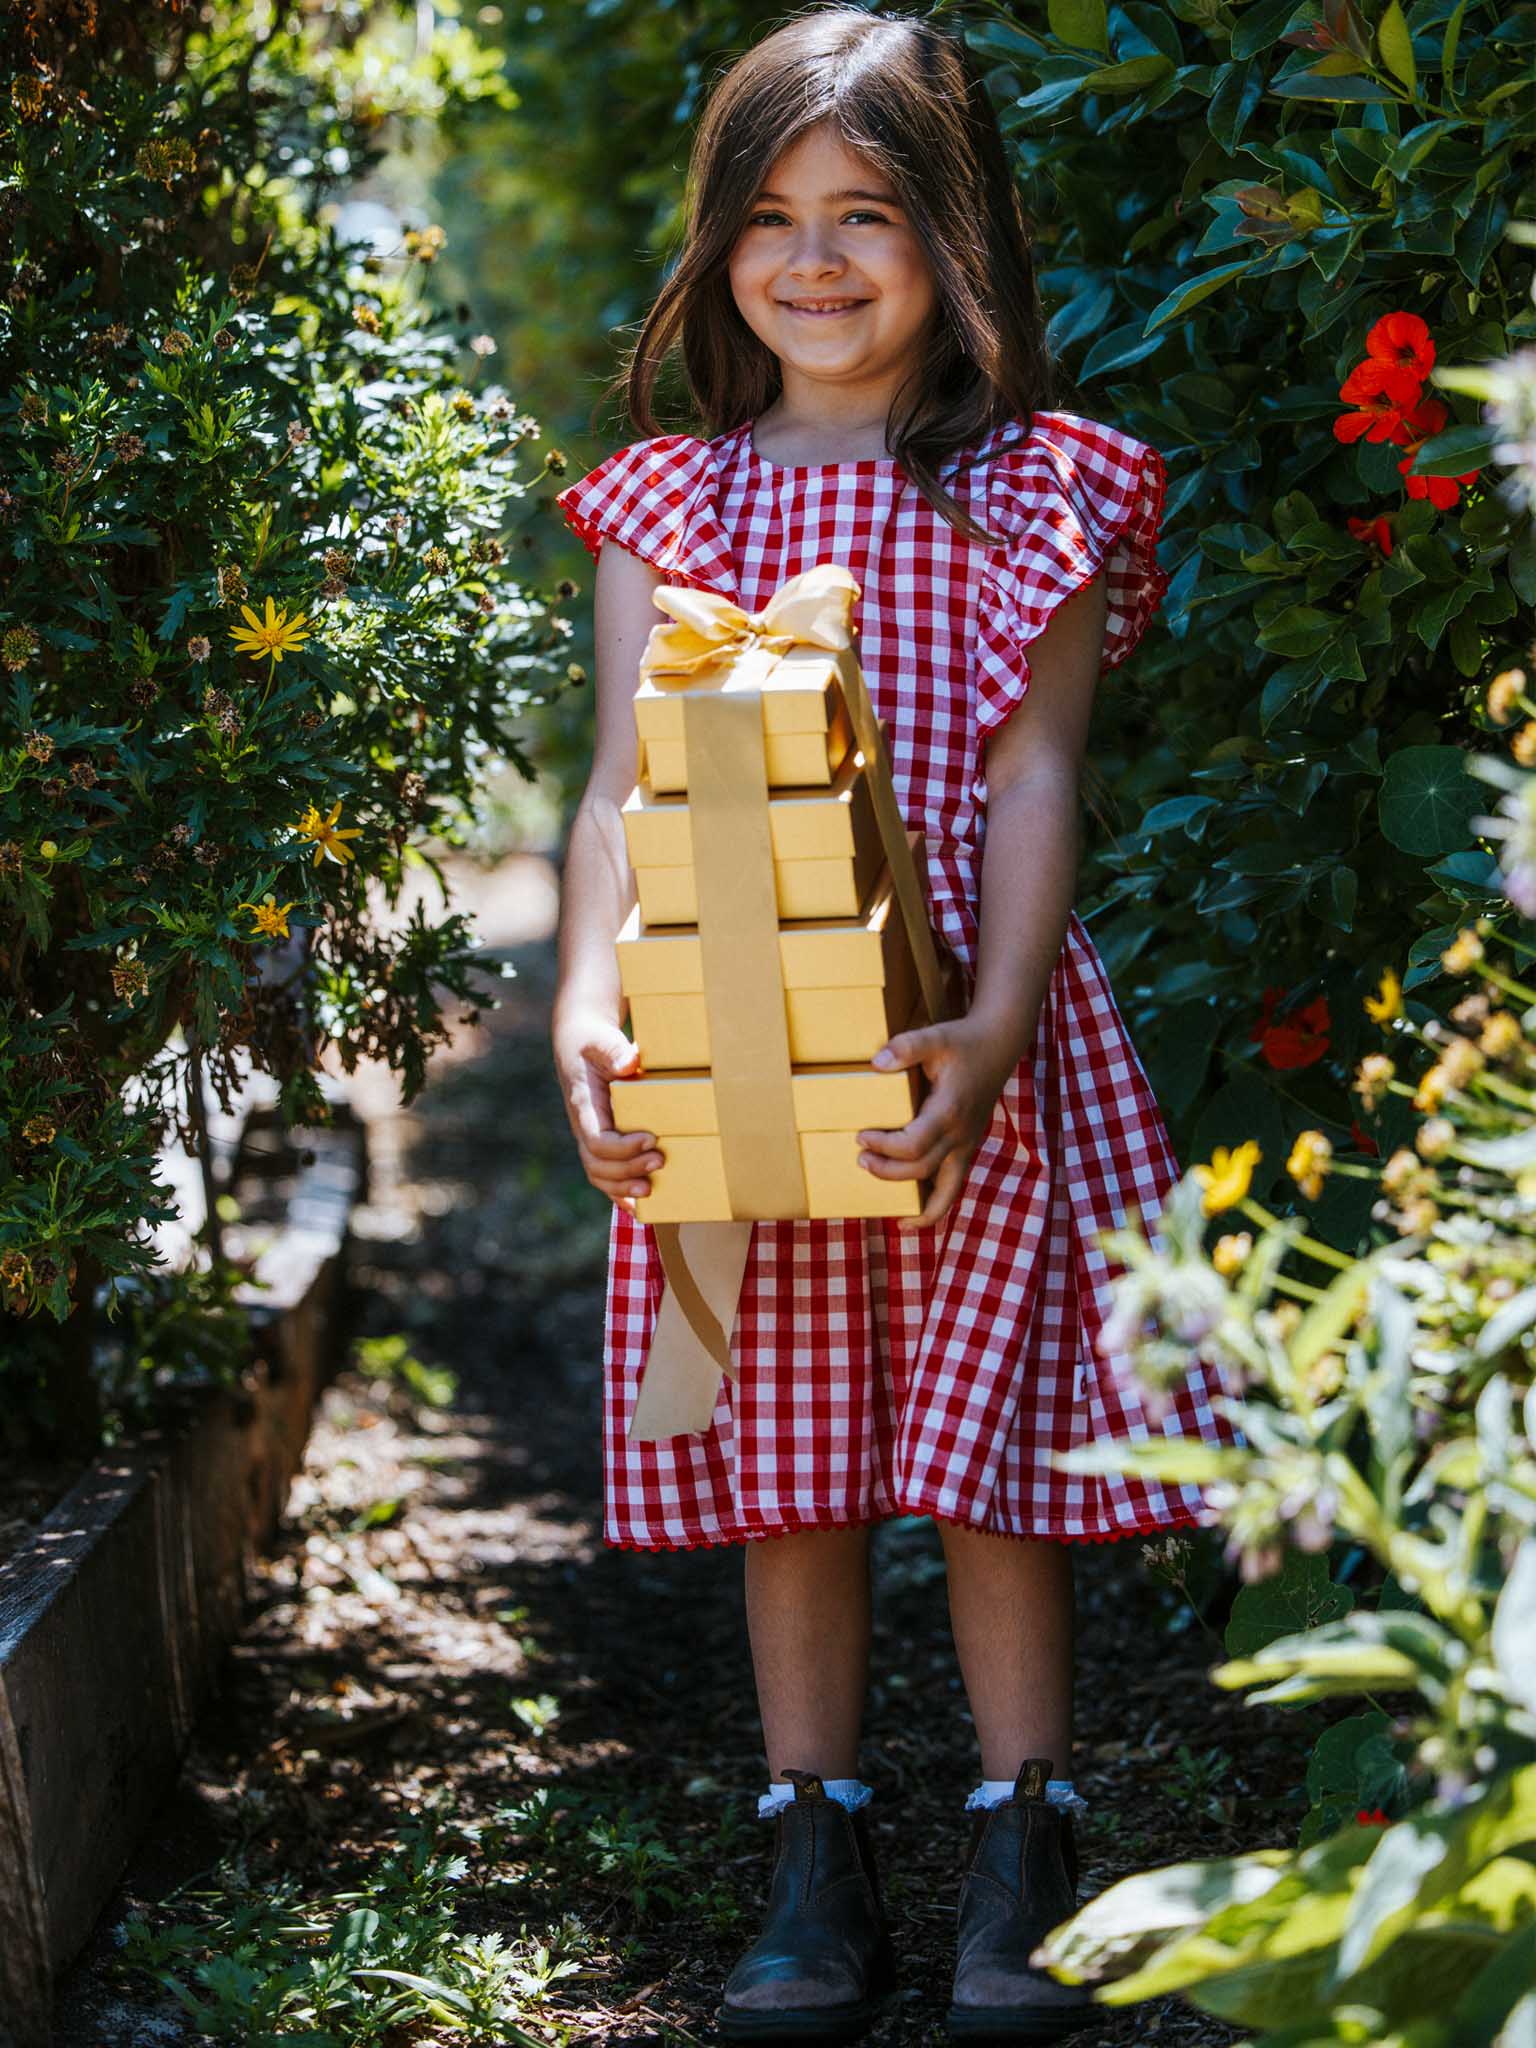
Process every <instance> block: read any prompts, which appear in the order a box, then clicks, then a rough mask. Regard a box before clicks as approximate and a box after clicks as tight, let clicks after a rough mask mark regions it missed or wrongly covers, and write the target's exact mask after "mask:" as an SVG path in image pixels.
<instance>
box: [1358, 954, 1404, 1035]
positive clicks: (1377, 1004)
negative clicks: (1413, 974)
mask: <svg viewBox="0 0 1536 2048" xmlns="http://www.w3.org/2000/svg"><path fill="white" fill-rule="evenodd" d="M1365 1014H1366V1015H1367V1017H1369V1018H1370V1019H1371V1021H1372V1022H1373V1023H1375V1024H1390V1023H1391V1022H1392V1020H1393V1018H1394V1017H1401V1015H1402V1014H1403V984H1402V983H1401V982H1400V981H1399V980H1398V978H1397V976H1396V974H1395V973H1394V972H1393V970H1392V969H1391V968H1390V967H1387V968H1384V969H1383V970H1382V976H1381V986H1380V988H1379V989H1378V990H1377V991H1376V993H1375V995H1373V996H1367V997H1366V999H1365Z"/></svg>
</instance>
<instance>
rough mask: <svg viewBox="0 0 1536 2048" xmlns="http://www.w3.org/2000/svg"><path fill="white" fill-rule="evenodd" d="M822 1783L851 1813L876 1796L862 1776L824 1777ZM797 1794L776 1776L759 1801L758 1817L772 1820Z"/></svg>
mask: <svg viewBox="0 0 1536 2048" xmlns="http://www.w3.org/2000/svg"><path fill="white" fill-rule="evenodd" d="M821 1782H822V1785H823V1786H824V1787H825V1789H826V1794H827V1797H828V1798H829V1799H835V1800H836V1801H837V1803H838V1805H839V1806H846V1807H847V1809H848V1811H849V1812H850V1813H857V1812H858V1810H859V1808H860V1807H861V1806H868V1804H869V1802H870V1800H871V1799H873V1798H874V1796H875V1793H874V1787H873V1786H872V1785H866V1784H865V1783H864V1782H863V1780H862V1779H860V1778H823V1779H822V1781H821ZM794 1796H795V1788H794V1786H793V1785H791V1784H790V1783H789V1782H788V1780H787V1779H778V1778H774V1779H771V1780H770V1781H769V1785H768V1790H767V1791H766V1792H765V1793H764V1794H763V1795H762V1797H761V1798H760V1799H759V1800H758V1802H757V1812H758V1818H759V1819H760V1820H772V1819H773V1816H774V1815H775V1814H776V1813H777V1812H778V1811H779V1808H780V1807H781V1806H788V1805H789V1803H790V1801H791V1800H792V1799H793V1798H794Z"/></svg>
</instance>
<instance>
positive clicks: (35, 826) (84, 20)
mask: <svg viewBox="0 0 1536 2048" xmlns="http://www.w3.org/2000/svg"><path fill="white" fill-rule="evenodd" d="M395 19H396V10H395V9H393V8H374V9H371V10H364V11H363V13H362V14H361V15H360V16H359V17H358V18H357V19H355V20H352V21H351V22H349V23H348V24H346V25H345V26H343V24H342V23H341V20H340V18H339V17H336V18H332V17H329V16H317V15H315V14H314V13H313V11H312V10H309V9H307V8H303V7H300V6H283V7H281V8H278V9H276V10H264V11H255V10H247V9H234V8H228V9H222V8H216V9H211V10H210V9H204V10H202V11H201V13H200V14H199V15H196V16H194V15H193V14H190V13H180V14H178V13H176V12H174V11H169V10H168V11H167V12H166V13H165V14H164V15H163V16H162V15H160V14H158V13H146V11H145V10H143V9H140V8H133V7H130V6H126V5H121V4H106V5H102V6H100V7H97V8H93V9H89V10H82V11H79V12H73V11H70V12H66V13H64V14H62V15H56V16H49V17H47V18H46V19H42V18H38V17H37V16H36V14H35V11H30V10H29V11H24V12H23V13H20V14H16V15H14V16H12V17H11V18H10V19H9V22H8V25H7V26H6V27H5V28H4V29H3V31H0V38H3V40H0V49H3V54H4V59H5V67H6V71H7V74H8V75H7V78H6V82H5V87H4V99H3V107H0V118H3V120H4V123H5V146H6V150H7V157H8V176H7V182H6V196H5V208H6V214H7V221H8V225H9V226H10V229H11V242H12V254H11V257H10V259H9V266H10V267H9V285H8V290H7V291H6V293H5V294H4V298H3V302H0V326H3V329H4V337H5V360H6V364H7V374H6V380H5V386H4V394H3V398H0V443H3V446H4V469H5V474H6V479H7V488H6V490H5V491H4V493H3V495H0V546H3V547H4V549H5V552H6V554H7V556H8V557H9V560H10V564H11V573H10V576H9V577H8V579H7V590H6V595H5V601H4V607H3V611H0V664H3V668H4V678H3V681H0V1279H3V1300H4V1304H5V1308H6V1309H7V1310H8V1311H9V1312H10V1314H11V1315H12V1316H13V1317H19V1318H22V1319H24V1320H23V1324H22V1326H21V1327H22V1329H23V1332H24V1336H25V1341H24V1342H23V1343H22V1344H19V1345H18V1344H15V1343H12V1344H8V1345H7V1347H6V1349H7V1353H8V1355H9V1357H10V1359H11V1362H12V1363H13V1365H17V1366H20V1365H21V1364H23V1363H25V1362H27V1360H28V1359H29V1358H30V1360H31V1362H32V1363H33V1365H34V1366H36V1365H37V1363H38V1362H39V1361H43V1362H48V1361H52V1362H53V1363H54V1364H55V1365H57V1366H60V1368H61V1369H62V1362H63V1361H66V1360H69V1359H72V1360H73V1362H74V1367H75V1370H74V1372H73V1376H72V1377H71V1378H70V1379H69V1380H68V1381H67V1383H63V1384H66V1386H67V1392H68V1394H69V1396H70V1398H71V1399H73V1400H76V1401H86V1402H88V1401H89V1387H88V1376H87V1375H86V1374H84V1373H83V1372H82V1371H81V1370H80V1366H81V1360H82V1356H83V1355H86V1354H88V1349H89V1343H90V1324H91V1314H90V1310H91V1306H92V1304H93V1302H94V1301H95V1300H96V1299H97V1297H98V1295H100V1296H101V1297H103V1298H104V1299H106V1300H107V1302H108V1304H109V1305H115V1298H116V1294H117V1293H118V1291H119V1289H120V1284H121V1283H122V1282H124V1281H125V1279H131V1280H132V1281H134V1282H135V1283H137V1284H138V1285H139V1286H141V1287H142V1286H144V1285H145V1284H147V1283H149V1282H150V1281H152V1280H153V1281H154V1285H155V1287H157V1288H158V1289H159V1291H160V1293H161V1294H162V1295H164V1293H165V1291H166V1290H167V1288H169V1290H170V1292H171V1293H174V1292H175V1290H176V1288H177V1287H178V1286H179V1285H181V1284H182V1283H180V1282H179V1281H175V1280H169V1281H168V1280H167V1279H166V1278H165V1277H164V1276H159V1277H158V1278H157V1277H156V1276H155V1275H154V1274H153V1272H152V1253H151V1251H150V1249H149V1247H148V1246H147V1244H146V1242H145V1240H144V1226H145V1224H146V1223H148V1222H151V1221H153V1220H155V1219H156V1218H158V1217H161V1216H163V1215H164V1214H165V1213H166V1201H165V1195H164V1190H163V1188H162V1187H161V1185H160V1183H159V1182H158V1180H157V1178H156V1175H155V1155H156V1149H157V1146H158V1145H159V1143H160V1142H161V1140H162V1138H163V1136H164V1134H165V1132H166V1131H167V1129H168V1128H169V1127H170V1126H171V1125H172V1124H178V1123H179V1124H185V1123H186V1122H187V1121H188V1112H187V1110H186V1108H185V1107H184V1105H185V1104H187V1103H188V1102H189V1101H195V1100H196V1099H198V1091H197V1090H196V1089H195V1087H193V1086H192V1085H191V1081H190V1074H191V1073H195V1072H196V1071H197V1070H199V1069H200V1070H201V1071H202V1072H203V1073H205V1074H206V1077H207V1079H208V1082H209V1084H210V1085H211V1086H212V1087H213V1088H214V1089H215V1090H217V1091H218V1092H219V1093H220V1095H221V1097H222V1098H223V1099H224V1100H226V1101H227V1100H228V1089H229V1087H230V1084H231V1082H232V1079H233V1077H234V1075H235V1073H236V1071H237V1069H238V1068H239V1066H240V1065H241V1064H242V1062H246V1061H249V1062H253V1063H254V1064H255V1065H256V1066H257V1067H259V1068H262V1069H264V1070H265V1071H267V1072H269V1073H271V1074H273V1075H275V1076H276V1077H277V1078H278V1079H279V1081H280V1084H281V1093H282V1102H283V1105H284V1109H285V1111H286V1112H287V1114H288V1115H289V1116H290V1117H291V1118H292V1119H294V1120H296V1121H298V1122H304V1121H306V1120H317V1119H323V1117H324V1115H325V1113H326V1112H325V1104H324V1098H323V1096H322V1095H321V1092H320V1089H319V1086H318V1082H317V1079H316V1074H315V1068H316V1064H317V1061H318V1059H319V1057H320V1055H321V1054H322V1052H323V1051H325V1049H326V1048H328V1047H329V1048H333V1049H334V1052H335V1054H336V1056H337V1057H338V1058H339V1060H340V1062H341V1064H342V1066H343V1067H344V1068H345V1069H346V1070H347V1071H349V1072H350V1071H351V1070H352V1068H353V1067H354V1066H355V1064H356V1062H357V1060H358V1059H359V1058H362V1057H365V1056H366V1057H371V1058H379V1059H383V1060H386V1061H387V1062H388V1064H389V1066H390V1067H391V1069H392V1070H393V1071H394V1072H396V1073H397V1074H398V1075H399V1076H400V1078H401V1083H402V1086H403V1089H404V1091H405V1093H406V1095H407V1097H409V1095H411V1094H413V1093H414V1092H415V1091H416V1089H418V1088H419V1087H420V1085H421V1081H422V1077H423V1072H424V1068H425V1063H426V1059H427V1056H428V1054H429V1052H430V1050H431V1048H432V1047H433V1045H434V1044H435V1043H437V1042H438V1041H439V1040H440V1039H441V1038H443V1037H444V1036H445V1035H446V1029H447V1025H446V1021H445V1015H446V1012H445V1006H446V1005H447V1004H449V1003H458V1002H462V1001H466V1000H467V1001H471V1002H474V1001H484V1000H486V999H487V995H486V991H485V989H484V987H483V985H482V984H481V983H480V982H479V981H477V979H476V978H475V975H476V970H475V967H474V953H475V942H474V936H473V933H472V931H471V929H470V926H469V922H468V920H467V918H466V917H465V916H464V915H463V914H462V913H460V912H457V911H454V910H452V909H451V908H449V907H447V901H446V894H447V892H446V889H445V891H444V895H445V907H444V913H443V914H442V915H441V916H439V917H436V918H434V917H429V916H428V915H427V914H426V911H425V909H424V908H423V907H422V906H420V905H418V906H417V907H416V908H415V909H414V910H413V912H412V914H411V916H410V918H409V919H408V920H401V921H399V925H398V928H396V926H395V922H394V921H393V920H391V919H389V918H388V916H387V911H388V910H389V909H392V908H393V907H394V906H395V904H396V903H397V901H398V899H399V895H400V891H401V886H402V883H403V881H404V879H405V875H406V871H407V869H408V868H409V867H411V866H413V865H420V864H421V863H422V862H423V861H428V862H429V864H433V865H435V863H432V862H431V856H430V853H429V852H428V851H426V849H427V848H428V847H429V846H430V844H431V842H432V840H433V839H434V838H435V839H439V840H444V841H448V842H450V843H451V842H454V841H456V840H459V839H461V838H462V836H463V831H464V828H465V825H466V823H467V822H468V821H469V820H471V819H472V817H473V813H474V808H475V804H476V798H477V792H478V791H479V789H480V787H481V785H482V782H483V779H484V776H485V774H486V771H487V768H488V767H489V766H491V765H494V764H497V763H499V762H500V761H502V760H511V761H512V762H514V763H515V764H516V765H517V766H518V767H519V768H520V769H521V770H522V772H523V773H525V774H529V773H531V770H530V769H529V766H528V763H527V761H526V759H525V757H524V755H523V752H522V749H521V747H520V745H519V743H518V739H517V735H516V730H515V722H516V720H517V719H518V717H519V715H520V714H521V713H522V712H523V711H524V710H525V708H526V707H527V706H529V705H530V704H532V703H536V702H538V701H541V700H542V699H544V698H546V697H548V696H550V695H551V694H553V693H554V692H555V691H556V690H557V689H559V688H560V687H562V686H563V684H564V681H565V675H564V671H565V669H566V667H567V659H566V657H567V653H568V649H567V646H566V641H567V639H568V635H569V630H570V628H569V622H568V620H566V619H565V618H563V617H561V616H559V615H558V614H557V613H556V612H554V611H553V610H552V609H551V607H550V593H548V592H545V591H542V590H540V589H538V588H537V587H533V588H530V587H525V585H524V584H523V583H522V582H521V581H520V580H519V578H518V574H517V571H518V567H519V564H518V562H517V560H516V554H517V550H518V549H519V547H520V546H528V545H531V542H530V541H529V540H528V539H527V537H526V536H520V535H519V534H518V532H517V527H518V523H519V520H520V517H521V508H520V501H521V500H522V499H523V497H524V495H525V493H526V492H527V490H528V488H529V485H530V483H532V482H535V481H537V480H538V479H539V477H540V476H541V475H542V474H543V471H544V466H546V465H548V464H549V463H550V462H551V460H552V458H549V457H546V458H545V465H540V464H539V463H537V462H533V463H531V464H530V463H528V462H527V458H526V457H524V456H522V455H520V453H519V450H520V448H521V446H522V444H523V443H524V442H526V441H529V440H536V439H537V438H538V427H537V423H536V422H535V421H534V420H533V419H531V418H529V417H527V416H525V415H523V414H521V413H520V412H519V411H518V409H517V407H516V406H515V404H514V403H513V401H512V399H511V398H510V397H509V395H508V394H507V393H506V392H505V391H504V390H502V389H501V388H500V387H498V386H496V385H493V384H488V383H486V382H484V381H483V378H482V375H481V372H482V369H483V357H482V355H481V354H479V353H477V352H476V350H475V349H474V347H473V345H470V346H468V347H466V345H465V344H466V341H467V339H468V337H467V334H466V333H465V332H464V331H463V329H462V325H461V323H456V322H449V321H446V320H445V319H443V318H442V317H441V316H438V315H434V314H432V313H431V312H430V311H429V310H428V309H427V307H426V305H425V303H424V300H423V296H422V293H421V290H420V282H421V279H422V277H423V275H424V273H425V272H426V271H427V270H428V268H429V266H430V265H431V263H432V262H433V261H434V260H435V258H436V255H437V253H438V250H439V248H440V246H441V233H440V231H439V230H437V229H435V228H433V227H430V226H427V227H424V228H422V229H420V230H413V231H410V232H408V233H407V235H406V237H405V247H404V248H403V250H402V251H401V252H400V255H399V258H398V260H393V261H385V260H382V259H380V258H377V257H375V256H373V255H370V254H368V253H367V252H366V251H364V250H362V249H360V248H358V247H353V246H348V245H345V244H343V243H342V242H340V241H338V239H337V237H336V235H335V233H334V231H333V229H332V228H331V227H330V226H329V225H328V224H327V219H326V208H327V205H328V202H329V199H330V196H331V195H332V193H333V192H334V191H335V190H337V189H338V188H339V186H340V184H341V182H342V181H343V180H347V179H350V178H353V177H355V176H356V175H357V174H358V173H359V172H360V171H361V170H363V169H365V168H366V167H367V166H368V164H369V163H370V162H371V161H373V160H374V159H375V158H376V157H377V156H378V154H379V153H380V149H381V138H382V136H383V135H384V133H385V132H387V131H386V130H385V128H384V126H383V124H384V123H385V120H386V117H387V116H389V115H391V114H392V113H395V112H401V113H411V112H415V111H418V110H420V109H422V108H424V107H428V106H431V107H434V108H435V109H436V110H437V111H438V112H439V113H440V115H441V116H442V118H444V119H445V120H448V121H451V119H452V117H453V113H454V109H455V107H456V106H462V105H463V104H467V103H469V102H471V101H473V100H474V99H476V98H479V97H483V96H486V95H489V94H491V93H493V92H494V91H495V90H496V89H497V88H496V87H495V83H494V79H493V77H492V76H491V74H490V72H489V70H488V69H487V67H486V65H485V64H484V63H483V62H478V61H476V60H475V58H474V56H473V45H472V44H471V43H470V42H469V41H468V39H467V37H465V36H463V35H461V34H459V33H457V32H452V31H449V30H447V29H444V30H443V31H442V33H441V34H440V35H435V36H434V37H433V38H432V39H431V41H430V43H429V45H428V47H427V49H426V51H425V52H424V54H423V55H422V56H421V57H420V59H419V60H415V61H411V62H408V61H406V60H405V59H404V58H397V57H395V56H394V55H393V54H392V50H391V46H390V41H389V31H390V29H391V27H392V25H393V23H394V21H395ZM370 23H371V24H372V26H373V27H374V28H375V29H376V30H377V31H378V33H377V35H375V36H373V37H372V38H370V37H368V36H364V35H362V34H361V32H362V31H363V30H364V29H365V28H367V27H368V26H369V25H370ZM553 460H554V461H555V462H558V458H553ZM193 1120H194V1121H195V1118H194V1119H193ZM183 1136H184V1137H185V1138H186V1139H187V1141H188V1142H195V1138H196V1132H195V1130H185V1131H184V1132H183ZM49 1318H51V1319H53V1320H54V1321H56V1322H58V1323H64V1322H65V1321H66V1319H68V1322H69V1324H70V1328H69V1330H68V1335H67V1340H61V1341H59V1342H58V1343H54V1344H51V1343H50V1341H49V1339H48V1336H47V1319H49ZM16 1327H17V1326H16V1325H14V1324H13V1325H12V1328H13V1332H14V1331H15V1329H16Z"/></svg>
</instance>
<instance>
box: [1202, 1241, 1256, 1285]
mask: <svg viewBox="0 0 1536 2048" xmlns="http://www.w3.org/2000/svg"><path fill="white" fill-rule="evenodd" d="M1252 1250H1253V1232H1252V1231H1251V1230H1239V1231H1236V1232H1232V1231H1228V1233H1227V1235H1226V1236H1225V1237H1218V1238H1217V1240H1216V1245H1215V1249H1214V1250H1213V1251H1212V1253H1211V1264H1212V1265H1213V1266H1214V1267H1215V1268H1216V1270H1217V1272H1218V1273H1219V1274H1220V1275H1221V1277H1222V1279H1223V1280H1230V1279H1231V1278H1232V1277H1233V1275H1234V1274H1236V1273H1240V1272H1241V1271H1242V1270H1243V1267H1244V1266H1245V1265H1246V1264H1247V1263H1248V1258H1249V1255H1250V1253H1251V1252H1252Z"/></svg>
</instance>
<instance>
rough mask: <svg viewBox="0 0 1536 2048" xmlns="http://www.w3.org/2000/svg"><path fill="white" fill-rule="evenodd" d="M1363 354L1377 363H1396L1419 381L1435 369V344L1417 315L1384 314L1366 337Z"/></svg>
mask: <svg viewBox="0 0 1536 2048" xmlns="http://www.w3.org/2000/svg"><path fill="white" fill-rule="evenodd" d="M1365 352H1366V354H1367V355H1368V356H1372V357H1374V358H1375V360H1376V361H1377V362H1379V363H1396V364H1397V366H1398V368H1399V369H1403V370H1411V371H1412V372H1413V374H1414V376H1415V377H1417V378H1419V379H1420V380H1421V381H1422V380H1423V379H1424V378H1425V377H1427V376H1428V375H1429V373H1430V371H1431V370H1432V369H1433V368H1434V366H1435V344H1434V342H1433V341H1432V340H1431V339H1430V334H1429V329H1428V327H1426V326H1425V324H1424V322H1423V321H1422V320H1421V319H1420V318H1419V316H1418V314H1417V313H1383V314H1382V316H1381V318H1380V319H1379V320H1378V321H1377V322H1376V324H1375V325H1374V326H1373V327H1372V329H1371V331H1370V333H1369V334H1368V335H1367V336H1366V337H1365Z"/></svg>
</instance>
